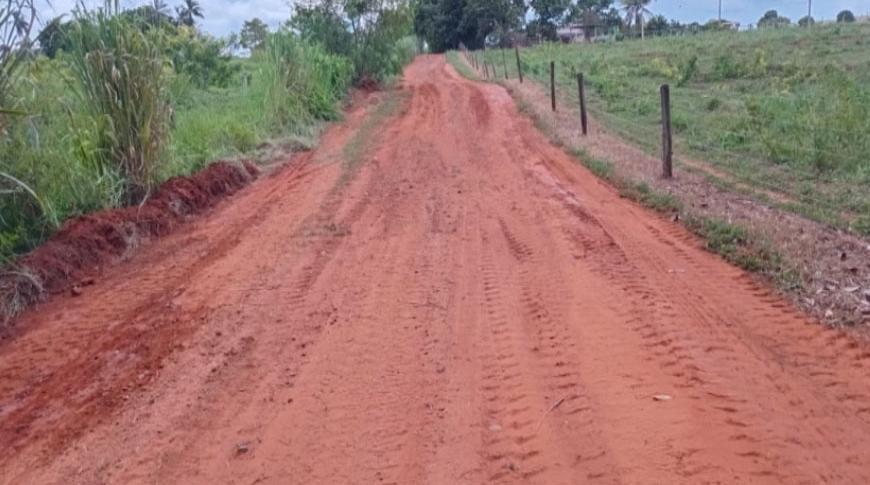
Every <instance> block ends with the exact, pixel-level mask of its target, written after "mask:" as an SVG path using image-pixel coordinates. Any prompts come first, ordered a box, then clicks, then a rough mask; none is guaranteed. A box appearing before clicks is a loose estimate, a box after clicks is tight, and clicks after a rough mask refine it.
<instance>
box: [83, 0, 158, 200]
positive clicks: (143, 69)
mask: <svg viewBox="0 0 870 485" xmlns="http://www.w3.org/2000/svg"><path fill="white" fill-rule="evenodd" d="M78 20H79V21H78V22H76V25H75V28H74V29H73V30H72V32H71V44H72V47H73V51H72V52H71V53H70V55H69V61H70V66H71V68H72V72H73V75H74V77H75V79H76V88H77V92H78V93H79V95H80V96H81V99H82V106H83V108H84V109H85V110H87V112H88V113H89V114H90V116H91V117H92V119H93V121H94V122H95V124H96V126H95V128H96V129H95V130H94V131H93V132H92V134H93V135H94V136H95V137H96V142H95V146H94V151H93V153H91V154H85V155H86V156H87V157H88V158H89V159H90V160H91V161H92V162H93V164H94V165H95V167H96V169H97V173H98V174H99V175H100V176H108V175H110V174H117V175H118V176H119V177H121V179H122V180H123V185H124V189H123V194H124V199H125V200H126V201H127V202H128V203H137V202H139V201H141V200H142V199H143V197H145V196H146V195H147V194H148V193H149V192H150V190H151V189H152V188H153V186H154V183H155V182H156V179H155V173H156V172H157V170H158V168H159V167H158V166H159V165H160V164H161V163H163V162H164V161H165V146H166V142H167V138H168V136H169V117H170V106H169V102H168V92H167V90H166V89H165V86H166V85H167V76H166V69H165V68H166V60H165V58H164V56H163V52H162V50H161V45H160V41H159V40H160V39H159V37H158V35H159V34H157V33H151V32H142V31H140V30H139V29H138V28H137V27H136V26H135V25H134V24H133V23H132V22H131V21H129V20H127V18H125V17H122V16H119V15H111V14H109V13H107V12H106V11H104V10H101V11H99V12H98V13H84V14H81V15H80V18H79V19H78Z"/></svg>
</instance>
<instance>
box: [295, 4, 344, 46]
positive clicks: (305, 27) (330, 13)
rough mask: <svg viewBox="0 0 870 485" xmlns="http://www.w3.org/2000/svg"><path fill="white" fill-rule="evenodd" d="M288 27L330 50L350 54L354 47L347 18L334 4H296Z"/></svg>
mask: <svg viewBox="0 0 870 485" xmlns="http://www.w3.org/2000/svg"><path fill="white" fill-rule="evenodd" d="M286 25H287V27H289V28H290V29H291V30H293V31H295V32H296V33H297V34H299V36H300V37H302V38H303V39H305V40H307V41H310V42H314V43H319V44H321V45H322V46H324V47H325V48H326V50H328V51H329V52H333V53H335V54H340V55H343V56H348V57H349V56H350V54H351V51H352V48H353V34H352V33H351V32H350V30H349V29H348V26H347V24H346V22H345V19H344V18H343V17H342V16H341V14H340V13H339V12H338V9H337V8H335V6H333V5H332V4H329V3H321V4H317V5H302V4H298V3H297V4H296V6H295V8H294V12H293V16H292V17H291V18H290V20H288V21H287V23H286Z"/></svg>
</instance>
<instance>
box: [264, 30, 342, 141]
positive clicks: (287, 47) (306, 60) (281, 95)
mask: <svg viewBox="0 0 870 485" xmlns="http://www.w3.org/2000/svg"><path fill="white" fill-rule="evenodd" d="M264 55H265V60H266V62H265V63H263V64H262V65H261V69H262V78H261V81H262V82H265V83H266V84H265V87H266V99H267V100H268V101H269V103H268V104H267V105H266V106H264V109H266V110H267V111H270V112H271V114H272V115H273V116H274V119H275V123H276V124H278V125H280V126H286V127H293V126H297V125H300V124H304V123H308V122H310V121H311V120H312V119H317V118H320V119H334V118H335V117H336V116H337V115H338V111H337V106H336V101H337V100H339V99H340V98H341V97H342V96H343V95H344V93H345V92H347V89H348V87H350V82H351V79H352V76H353V66H352V65H351V64H350V62H349V61H348V60H347V59H346V58H343V57H340V56H337V55H334V54H329V53H327V52H326V51H325V50H324V49H323V48H321V47H320V46H319V45H316V44H315V45H311V44H307V43H305V42H303V41H301V40H299V39H298V38H297V37H295V36H294V35H293V34H292V33H290V32H287V31H279V32H277V33H274V34H271V35H269V37H268V39H267V41H266V49H265V54H264Z"/></svg>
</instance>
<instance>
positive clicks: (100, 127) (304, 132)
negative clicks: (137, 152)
mask: <svg viewBox="0 0 870 485" xmlns="http://www.w3.org/2000/svg"><path fill="white" fill-rule="evenodd" d="M281 42H283V43H282V45H281V46H280V48H278V47H276V49H275V51H273V52H269V53H268V55H267V53H262V54H260V55H257V56H254V57H253V58H250V59H244V60H238V61H236V62H238V63H239V64H240V65H241V68H240V70H239V72H238V73H237V74H236V77H235V78H234V79H233V81H232V82H231V83H230V84H229V86H228V87H225V88H219V87H206V88H201V87H197V86H196V85H195V84H194V83H192V82H190V81H189V80H188V79H187V78H186V77H185V76H184V75H172V74H171V73H169V74H167V73H166V72H163V73H162V74H161V76H163V77H162V78H161V83H162V84H161V89H165V91H166V93H165V96H166V97H167V98H168V100H169V104H170V105H171V110H172V111H171V116H170V117H169V119H168V120H167V121H166V130H167V131H166V133H165V138H162V139H161V140H159V141H160V142H161V143H162V145H161V146H159V147H156V148H157V150H155V151H154V152H153V160H154V162H155V163H154V165H153V167H149V173H148V174H147V175H146V177H147V179H149V180H150V181H151V185H156V184H158V183H160V182H161V181H163V180H166V179H167V178H169V177H172V176H176V175H184V174H188V173H190V172H192V171H195V170H197V169H200V168H202V167H203V166H204V165H205V164H207V163H208V162H210V161H213V160H215V159H220V158H225V157H236V156H240V155H242V154H245V153H249V152H251V151H252V150H254V149H255V148H256V147H257V146H258V145H260V144H261V143H263V142H265V141H270V140H281V139H284V138H290V139H310V138H312V137H314V136H315V135H316V133H317V132H318V131H319V129H320V127H321V126H322V125H323V123H324V122H325V121H328V120H334V119H337V118H338V117H339V116H340V112H339V108H340V106H339V101H340V100H341V99H342V98H343V97H344V96H345V93H346V92H347V89H348V87H349V84H350V79H351V72H350V69H351V68H350V64H349V62H347V61H345V60H343V59H342V58H339V57H337V56H333V55H330V54H327V53H325V52H324V51H322V49H319V48H313V47H311V46H308V45H304V44H302V43H301V42H298V41H294V40H292V39H291V40H288V39H282V40H281ZM282 58H283V59H284V60H282V61H280V62H279V60H280V59H282ZM81 61H82V59H81V56H79V57H76V53H74V52H73V53H64V54H63V55H61V56H60V57H59V58H56V59H47V58H45V57H38V58H36V59H33V60H31V61H30V62H28V63H26V65H25V66H24V67H23V69H22V73H21V76H20V82H19V83H18V84H17V85H16V86H15V93H14V94H15V96H16V98H17V100H18V103H17V105H16V106H17V107H18V108H20V109H21V110H22V111H23V112H25V113H26V115H24V116H20V117H15V118H8V117H7V118H4V120H3V121H4V122H5V123H4V128H5V129H6V133H5V136H4V137H2V143H0V173H2V174H4V175H2V177H0V264H2V263H3V262H8V261H11V260H13V259H14V257H15V256H16V255H17V254H20V253H23V252H26V251H27V250H29V249H31V248H32V247H34V246H35V245H37V244H39V243H40V242H42V241H44V240H45V239H46V238H47V237H49V236H50V235H51V234H52V233H53V232H54V231H55V230H57V229H58V227H59V226H60V225H61V224H62V223H63V221H65V220H66V219H68V218H71V217H75V216H77V215H81V214H85V213H88V212H92V211H95V210H99V209H104V208H111V207H118V206H121V205H124V204H125V203H127V202H129V200H127V199H126V198H125V197H124V194H125V192H126V190H125V189H126V188H127V183H128V181H129V180H130V178H129V177H128V176H125V175H126V174H125V173H124V172H123V171H121V170H116V169H113V168H112V165H111V164H110V163H112V161H113V160H116V159H117V158H115V157H111V156H107V157H101V156H100V155H101V154H103V155H109V152H110V151H111V150H113V148H112V145H111V143H110V142H112V141H115V140H119V139H121V137H120V136H117V135H116V133H118V132H117V131H112V132H110V131H107V130H106V125H107V123H110V124H111V126H113V127H114V128H120V125H119V124H118V123H117V122H115V120H131V119H134V118H133V117H126V115H125V114H123V113H122V112H120V110H118V111H117V112H115V113H113V114H111V115H110V116H106V114H105V112H106V111H107V110H106V109H105V108H104V107H100V106H99V105H98V104H97V103H95V101H97V102H99V101H100V100H101V99H102V98H106V97H108V96H105V95H101V94H100V92H101V91H100V89H104V86H99V85H98V84H99V83H98V82H97V79H98V78H96V77H94V78H93V82H90V83H89V84H88V86H89V87H90V88H91V94H88V95H86V96H82V95H80V93H81V91H80V87H81V81H80V80H81V78H82V76H85V75H90V73H91V71H94V66H88V65H85V64H81ZM76 62H79V64H76ZM297 63H298V64H304V65H303V66H300V65H297ZM96 67H101V68H102V66H96ZM116 70H117V68H116ZM111 71H112V69H111V66H109V67H108V68H106V69H102V70H98V71H97V72H99V74H100V75H101V76H102V77H103V78H104V79H108V80H112V73H111ZM116 79H118V78H117V75H116ZM124 81H125V80H123V79H121V80H119V81H117V82H118V83H119V84H117V85H115V86H113V88H116V87H122V88H123V87H125V86H124V85H122V84H120V83H121V82H124ZM130 81H133V80H132V79H131V80H130ZM133 88H135V86H134V87H133ZM133 88H131V90H132V89H133ZM140 91H141V90H140ZM127 104H130V103H127ZM109 107H110V108H111V107H113V106H109ZM124 133H125V135H124V136H125V137H126V139H127V140H133V142H130V143H127V145H126V146H132V147H135V146H137V145H135V141H136V140H152V139H153V140H157V139H156V138H154V132H151V133H148V132H143V131H142V127H141V126H140V127H139V128H135V127H133V126H132V125H130V127H129V128H127V129H125V130H124ZM107 134H108V135H111V136H110V137H109V138H106V137H105V135H107ZM13 178H14V180H13Z"/></svg>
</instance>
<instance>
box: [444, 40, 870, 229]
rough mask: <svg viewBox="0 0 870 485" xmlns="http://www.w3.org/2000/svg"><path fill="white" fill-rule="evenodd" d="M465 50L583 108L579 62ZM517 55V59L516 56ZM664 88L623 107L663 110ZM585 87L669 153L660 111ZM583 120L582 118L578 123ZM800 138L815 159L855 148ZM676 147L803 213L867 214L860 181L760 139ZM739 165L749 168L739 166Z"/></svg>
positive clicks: (645, 142) (601, 105)
mask: <svg viewBox="0 0 870 485" xmlns="http://www.w3.org/2000/svg"><path fill="white" fill-rule="evenodd" d="M460 50H461V52H462V54H463V57H464V59H465V60H466V62H467V63H468V64H469V65H471V66H472V68H473V69H474V70H475V72H476V73H477V75H478V76H480V77H481V78H483V79H485V80H492V81H498V80H502V79H519V78H521V77H523V78H525V79H528V78H529V77H531V78H534V79H535V81H536V82H538V83H542V84H545V85H548V86H547V87H548V88H549V89H550V90H551V91H550V95H551V100H555V104H556V105H557V106H558V107H557V109H565V108H564V107H565V106H568V108H569V109H570V110H572V111H575V110H576V111H578V112H579V111H580V104H581V103H580V102H579V99H577V96H578V92H577V91H578V90H577V87H576V85H574V86H571V84H570V83H569V82H566V77H567V80H568V81H570V80H571V79H572V78H573V79H576V77H577V75H578V74H580V69H579V67H578V66H575V65H570V64H569V65H567V66H566V65H564V63H563V62H558V63H557V62H554V61H550V65H552V68H553V72H550V66H544V68H543V69H542V68H541V67H542V66H540V65H537V66H532V65H531V64H530V63H528V62H526V60H525V59H523V58H522V56H523V54H522V51H521V50H520V49H517V48H514V49H483V50H477V51H471V50H468V49H466V48H465V47H464V46H462V47H461V49H460ZM514 56H515V59H511V57H514ZM512 61H513V62H512ZM542 71H543V72H542ZM559 71H562V72H559ZM564 71H568V72H567V73H565V72H564ZM566 74H567V76H566ZM583 78H584V80H585V83H586V86H587V88H588V87H589V85H594V84H595V83H596V81H597V80H596V79H595V78H594V76H591V77H590V76H589V75H588V74H584V76H583ZM521 82H522V81H521ZM658 88H659V86H650V89H649V90H648V92H643V93H619V95H618V96H619V102H620V103H621V104H622V105H623V106H624V105H626V104H627V105H636V106H637V107H643V108H644V109H645V110H647V111H648V110H650V109H653V110H661V109H662V108H661V105H660V99H658V96H659V89H658ZM584 92H585V97H586V99H585V100H584V101H585V102H584V103H583V104H584V105H585V109H586V110H587V111H588V113H589V114H591V115H592V117H593V118H594V119H596V120H597V121H598V122H599V123H600V124H602V125H603V126H605V127H606V129H607V130H608V131H613V132H615V134H617V135H618V136H620V137H622V138H624V139H626V140H627V141H629V142H630V143H632V144H635V145H639V147H640V148H642V149H643V148H645V149H648V150H651V149H655V150H656V151H658V152H659V153H662V152H664V151H661V148H662V146H663V144H664V143H667V141H666V138H664V136H665V134H664V133H663V126H662V119H661V118H660V117H658V115H657V116H656V117H655V119H654V121H651V119H650V118H651V114H650V113H647V114H646V116H631V115H630V114H626V113H614V112H612V110H609V109H608V102H607V100H606V99H605V98H604V97H603V96H601V95H600V94H599V93H596V91H595V90H594V89H585V90H584ZM579 121H580V118H579V117H578V123H579ZM799 142H800V141H796V142H795V143H791V144H789V145H788V147H787V150H786V152H787V153H790V154H792V155H802V156H803V158H805V159H810V160H815V159H826V158H827V159H834V157H837V156H842V155H843V154H844V153H849V150H850V148H849V147H843V149H842V150H839V151H837V152H833V151H829V150H824V149H818V148H810V147H806V146H803V145H801V144H800V143H799ZM672 146H673V147H674V148H675V149H676V150H677V151H678V153H679V159H680V160H681V161H683V162H688V163H686V165H689V166H692V167H697V166H698V165H699V164H700V165H701V170H702V171H703V168H704V165H708V166H710V167H713V168H714V169H715V170H714V172H713V173H712V174H713V175H714V176H717V174H716V173H715V172H720V171H721V172H724V173H725V174H726V175H727V179H726V180H725V181H726V182H737V183H740V184H743V185H746V186H749V187H752V188H755V189H758V190H761V191H763V192H766V193H768V194H778V196H779V197H776V198H777V199H779V200H777V201H776V202H780V203H793V204H798V205H803V206H805V207H803V209H805V210H802V211H801V212H803V213H807V212H809V213H810V215H812V213H813V212H814V211H822V212H824V213H825V215H826V217H825V222H830V220H831V219H832V218H833V219H834V222H835V223H836V224H837V225H840V226H844V227H849V222H850V220H852V219H855V217H856V216H858V217H862V213H861V212H862V211H864V210H867V209H866V208H867V207H870V197H868V198H862V197H860V196H859V197H858V198H857V199H855V200H851V201H850V200H847V199H848V198H849V197H848V194H852V193H853V192H854V191H855V185H854V184H851V183H849V182H842V181H836V180H833V179H830V178H828V179H826V177H825V174H824V173H822V172H820V171H817V170H806V169H804V168H801V167H800V166H797V165H795V164H784V163H776V162H775V161H773V160H771V159H770V158H769V157H767V156H765V155H763V154H764V152H765V151H767V150H768V147H766V146H765V145H764V143H763V142H762V141H760V140H748V141H747V142H746V143H744V145H743V146H742V147H741V149H740V150H734V149H728V148H726V147H724V146H722V145H717V144H715V143H711V142H709V140H706V139H704V138H699V137H690V136H686V137H684V136H681V135H679V134H678V135H677V136H676V140H673V141H672ZM850 153H851V155H852V156H860V155H861V154H860V153H859V152H857V151H855V150H852V152H850ZM708 157H709V158H708ZM711 162H712V163H711ZM735 167H742V168H743V169H742V170H736V169H734V168H735ZM708 173H709V172H708ZM842 194H846V196H843V195H842ZM865 197H866V194H865ZM806 209H809V210H806ZM863 216H868V214H864V215H863Z"/></svg>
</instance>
